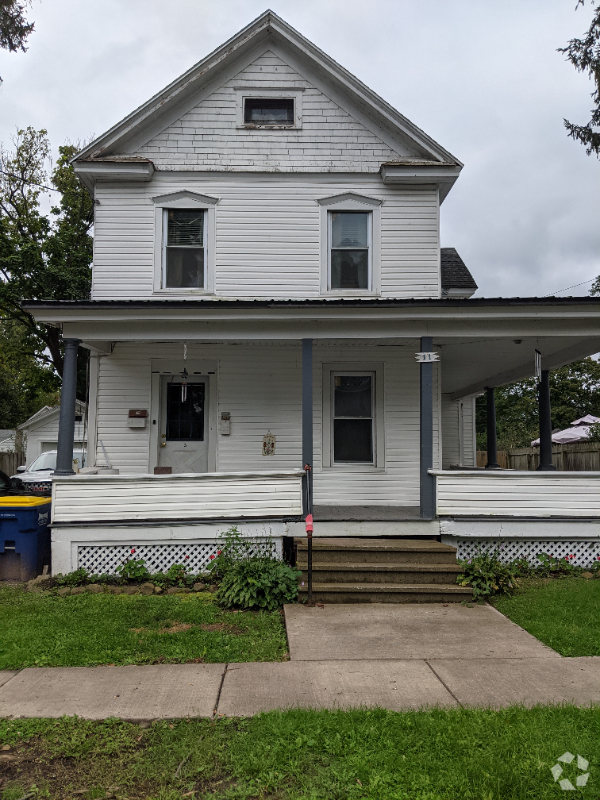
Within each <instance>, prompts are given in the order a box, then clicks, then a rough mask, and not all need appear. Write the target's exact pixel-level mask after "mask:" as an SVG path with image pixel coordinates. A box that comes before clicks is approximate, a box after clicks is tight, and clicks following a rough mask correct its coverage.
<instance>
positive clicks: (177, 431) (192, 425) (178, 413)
mask: <svg viewBox="0 0 600 800" xmlns="http://www.w3.org/2000/svg"><path fill="white" fill-rule="evenodd" d="M181 398H182V391H181V383H168V384H167V430H166V439H167V441H171V442H176V441H187V442H190V441H197V442H202V441H204V400H205V384H204V383H188V385H187V397H186V399H185V401H182V399H181Z"/></svg>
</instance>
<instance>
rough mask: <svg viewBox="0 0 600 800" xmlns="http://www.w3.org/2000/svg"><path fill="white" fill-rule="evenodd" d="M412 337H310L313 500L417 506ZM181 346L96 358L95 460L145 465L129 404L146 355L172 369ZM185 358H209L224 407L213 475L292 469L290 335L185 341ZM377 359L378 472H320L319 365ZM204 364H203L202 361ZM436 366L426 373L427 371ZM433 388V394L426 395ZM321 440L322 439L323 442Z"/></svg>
mask: <svg viewBox="0 0 600 800" xmlns="http://www.w3.org/2000/svg"><path fill="white" fill-rule="evenodd" d="M416 350H418V343H417V342H416V341H408V342H407V344H406V345H403V346H397V345H394V346H386V347H376V346H369V345H363V344H360V345H352V344H340V345H332V344H318V343H317V342H315V343H314V349H313V380H314V391H313V397H314V455H315V459H314V469H315V473H314V493H315V502H316V503H319V504H321V505H333V504H338V505H382V506H389V505H400V506H407V505H418V503H419V365H418V364H417V363H416V361H415V355H414V354H415V352H416ZM182 353H183V345H182V344H167V343H160V342H156V343H124V342H118V343H117V344H116V345H115V348H114V351H113V353H112V354H111V355H109V356H102V357H100V359H99V381H98V400H97V420H98V447H97V451H96V459H97V462H96V463H98V464H102V465H103V464H105V463H106V462H105V459H104V452H103V450H102V447H101V446H100V442H102V443H103V444H104V447H105V449H106V453H107V456H108V459H109V462H110V464H111V465H112V466H114V467H116V468H118V469H119V470H120V472H121V474H129V475H133V474H139V473H144V472H147V471H148V469H149V458H150V433H151V429H152V420H150V425H149V426H148V427H147V428H129V427H128V425H127V420H128V410H129V409H130V408H147V409H150V408H151V407H152V397H151V391H152V382H151V360H152V359H161V360H167V361H168V360H171V361H172V363H173V365H174V367H175V368H176V369H181V368H182V367H181V363H182V362H181V358H182ZM187 355H188V359H189V360H190V361H191V360H206V361H210V362H215V363H216V373H217V374H216V375H214V376H212V375H211V376H209V380H210V381H216V382H217V397H218V411H219V413H220V412H221V411H226V412H229V413H230V414H231V433H230V435H228V436H223V435H217V443H216V469H217V471H219V472H239V471H263V470H266V469H268V470H290V469H298V468H299V467H301V466H302V429H301V410H302V409H301V399H302V398H301V392H302V375H301V361H302V352H301V344H300V342H287V343H256V344H251V343H231V344H219V343H213V344H209V343H205V344H203V343H197V342H188V350H187ZM334 363H335V364H347V365H348V369H349V370H352V369H353V368H354V365H355V364H359V363H360V364H361V365H367V366H368V365H369V364H377V365H383V374H384V386H377V387H376V390H377V391H378V392H381V391H383V393H384V404H383V406H384V409H383V416H384V418H383V420H379V419H378V420H377V424H378V425H380V424H383V425H384V433H385V464H384V466H383V468H381V469H377V470H375V469H373V468H371V469H363V470H352V471H349V470H336V469H323V466H322V464H323V461H322V450H323V441H322V436H323V433H322V431H323V428H322V397H323V392H322V379H323V365H324V364H334ZM211 369H212V367H211ZM437 372H438V370H437V369H436V370H435V371H434V374H435V375H437ZM436 397H437V393H436V392H434V399H435V398H436ZM269 430H270V431H271V433H272V434H273V435H274V436H275V437H276V440H277V442H276V447H275V455H273V456H263V455H262V440H263V436H264V435H265V434H266V433H267V432H268V431H269ZM434 437H435V444H434V452H435V454H436V460H435V462H434V464H435V466H439V461H438V459H437V454H438V450H439V426H438V415H437V413H436V414H435V415H434ZM326 446H328V445H326Z"/></svg>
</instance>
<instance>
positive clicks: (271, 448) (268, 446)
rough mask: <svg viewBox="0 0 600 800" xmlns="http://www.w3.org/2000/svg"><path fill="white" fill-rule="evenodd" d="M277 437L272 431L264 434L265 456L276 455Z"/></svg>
mask: <svg viewBox="0 0 600 800" xmlns="http://www.w3.org/2000/svg"><path fill="white" fill-rule="evenodd" d="M276 441H277V439H276V438H275V437H274V436H273V434H272V433H271V431H268V432H267V433H266V434H265V436H263V456H274V455H275V442H276Z"/></svg>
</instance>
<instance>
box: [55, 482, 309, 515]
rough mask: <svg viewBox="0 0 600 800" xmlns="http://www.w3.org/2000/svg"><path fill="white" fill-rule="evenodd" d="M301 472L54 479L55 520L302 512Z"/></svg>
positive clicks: (297, 513) (296, 513) (288, 513)
mask: <svg viewBox="0 0 600 800" xmlns="http://www.w3.org/2000/svg"><path fill="white" fill-rule="evenodd" d="M303 474H304V473H303V471H302V470H293V471H287V472H284V471H282V472H238V473H235V472H234V473H218V472H215V473H209V474H204V475H196V474H185V475H110V476H108V475H107V476H102V475H73V476H70V477H66V478H56V479H55V480H54V481H53V483H52V522H53V523H73V522H81V523H86V522H105V521H106V522H109V521H110V522H117V521H118V522H127V521H140V520H148V521H151V520H190V519H242V518H247V517H248V518H252V517H254V518H263V517H294V516H300V514H302V476H303Z"/></svg>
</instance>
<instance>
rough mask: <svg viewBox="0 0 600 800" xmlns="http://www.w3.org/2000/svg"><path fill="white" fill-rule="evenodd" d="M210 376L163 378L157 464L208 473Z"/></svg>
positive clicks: (184, 470) (175, 469)
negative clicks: (184, 383) (187, 379)
mask: <svg viewBox="0 0 600 800" xmlns="http://www.w3.org/2000/svg"><path fill="white" fill-rule="evenodd" d="M207 420H208V378H196V377H194V379H193V383H188V384H187V387H185V388H184V387H183V386H182V382H181V380H180V379H179V380H175V379H172V378H170V377H169V378H167V377H165V378H163V386H162V392H161V418H160V435H159V445H158V465H159V466H160V467H171V469H172V471H173V473H181V472H208V429H207V428H208V426H207Z"/></svg>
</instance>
